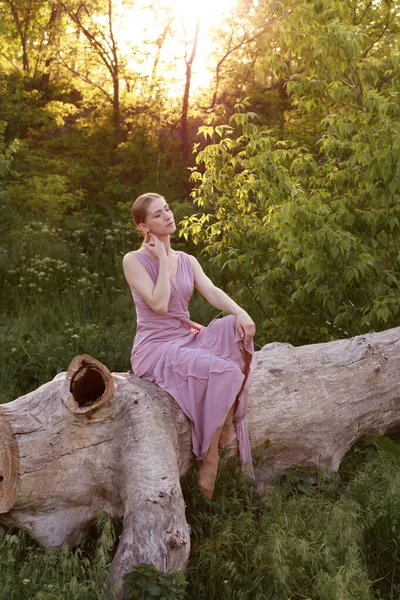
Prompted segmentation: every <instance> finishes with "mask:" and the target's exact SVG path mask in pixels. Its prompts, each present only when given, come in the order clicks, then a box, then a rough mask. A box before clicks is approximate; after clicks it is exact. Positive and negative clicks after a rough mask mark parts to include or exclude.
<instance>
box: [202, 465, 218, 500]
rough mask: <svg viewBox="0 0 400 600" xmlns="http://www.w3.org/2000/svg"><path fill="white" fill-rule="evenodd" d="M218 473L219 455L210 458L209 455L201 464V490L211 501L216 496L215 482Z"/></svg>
mask: <svg viewBox="0 0 400 600" xmlns="http://www.w3.org/2000/svg"><path fill="white" fill-rule="evenodd" d="M217 471H218V455H217V458H216V460H215V457H214V456H213V457H209V456H208V454H207V455H206V457H205V458H203V460H202V461H200V463H199V489H200V491H201V492H202V493H203V494H204V495H205V496H207V498H209V499H210V500H211V498H212V497H213V494H214V488H215V480H216V478H217Z"/></svg>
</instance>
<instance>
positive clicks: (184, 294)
mask: <svg viewBox="0 0 400 600" xmlns="http://www.w3.org/2000/svg"><path fill="white" fill-rule="evenodd" d="M132 216H133V220H134V222H135V224H136V227H137V228H138V230H139V231H140V232H142V234H143V235H144V236H145V240H144V242H143V244H142V246H141V247H140V249H139V250H136V251H133V252H128V254H126V255H125V256H124V259H123V267H124V273H125V277H126V279H127V281H128V283H129V286H130V288H131V292H132V296H133V300H134V302H135V306H136V315H137V330H136V336H135V339H134V343H133V348H132V355H131V365H132V371H133V373H134V375H136V376H137V377H141V378H143V379H148V380H149V381H153V382H154V383H156V384H157V385H158V386H159V387H161V388H163V389H164V390H166V391H167V392H169V394H171V396H172V397H173V398H174V399H175V400H176V402H177V403H178V404H179V406H180V407H181V409H182V410H183V412H184V413H185V414H186V415H187V417H188V418H189V419H190V420H191V422H192V444H193V452H194V454H195V455H196V457H197V459H198V460H199V461H200V462H199V487H200V489H201V491H202V492H203V493H204V494H205V495H206V496H207V497H208V498H211V497H212V495H213V492H214V486H215V478H216V475H217V469H218V448H224V447H226V446H227V445H228V444H229V442H230V440H231V434H232V431H231V427H232V423H233V421H235V424H236V432H237V436H238V441H239V451H240V457H241V460H242V463H243V466H244V468H245V469H246V470H247V472H248V473H249V474H250V475H252V464H251V453H250V444H249V438H248V433H247V428H246V422H245V415H246V409H247V403H248V388H249V385H250V378H251V372H252V371H253V369H254V356H253V354H254V349H253V336H254V333H255V325H254V322H253V321H252V319H251V318H250V316H249V315H248V314H247V313H246V311H244V310H243V309H242V308H240V306H238V305H237V304H236V303H235V302H234V301H233V300H232V299H231V298H229V296H227V294H225V293H224V292H223V291H222V290H221V289H219V288H217V287H216V286H214V284H213V283H212V282H211V280H210V279H209V278H208V277H207V276H206V275H205V273H204V271H203V269H202V268H201V266H200V264H199V262H198V261H197V260H196V258H195V257H194V256H190V255H189V254H186V253H185V252H182V251H175V250H173V249H172V248H171V245H170V236H171V235H172V234H173V233H174V231H175V229H176V227H175V222H174V217H173V215H172V212H171V209H170V208H169V206H168V204H167V202H166V201H165V199H164V198H163V196H160V195H158V194H153V193H151V194H143V195H142V196H139V198H137V199H136V200H135V202H134V204H133V207H132ZM194 287H196V288H197V289H198V290H199V292H200V293H201V294H202V295H203V296H204V297H205V299H206V300H207V301H208V302H209V303H210V304H211V305H212V306H215V307H216V308H218V309H220V310H222V311H224V312H227V313H231V314H230V315H229V316H227V317H223V318H221V319H215V320H214V321H212V322H211V323H210V324H209V325H208V326H207V327H203V326H202V325H199V324H198V323H195V322H193V321H191V320H190V318H189V313H188V308H187V306H188V302H189V300H190V298H191V296H192V293H193V288H194Z"/></svg>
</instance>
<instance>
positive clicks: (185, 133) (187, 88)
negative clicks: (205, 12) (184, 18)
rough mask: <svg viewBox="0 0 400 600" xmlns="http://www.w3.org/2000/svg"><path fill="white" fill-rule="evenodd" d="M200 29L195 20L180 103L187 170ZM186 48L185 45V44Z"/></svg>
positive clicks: (198, 19) (183, 155)
mask: <svg viewBox="0 0 400 600" xmlns="http://www.w3.org/2000/svg"><path fill="white" fill-rule="evenodd" d="M199 29H200V18H199V17H197V18H196V28H195V33H194V40H193V44H192V51H191V53H190V57H189V58H188V57H187V47H186V56H185V63H186V77H185V91H184V93H183V101H182V115H181V141H182V161H183V166H184V167H185V168H187V167H188V166H189V162H190V151H189V130H188V113H189V96H190V84H191V79H192V65H193V61H194V59H195V56H196V52H197V42H198V39H199ZM186 46H187V44H186ZM189 187H190V186H189V184H188V185H187V186H186V190H185V191H186V195H187V196H188V195H189V191H190V190H189Z"/></svg>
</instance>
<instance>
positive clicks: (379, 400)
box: [0, 327, 400, 600]
mask: <svg viewBox="0 0 400 600" xmlns="http://www.w3.org/2000/svg"><path fill="white" fill-rule="evenodd" d="M256 358H257V368H256V370H255V373H254V379H253V382H252V387H251V390H250V405H249V410H248V415H247V421H248V428H249V435H250V441H251V446H252V451H253V459H254V466H255V476H256V481H255V485H256V487H257V489H258V491H259V492H260V493H264V492H266V490H267V489H268V486H270V485H271V483H272V482H273V481H274V479H275V478H276V477H277V475H278V474H280V473H281V472H282V471H283V470H284V469H286V468H288V467H291V466H293V465H303V466H306V467H311V468H314V469H315V468H317V467H318V466H322V467H324V468H327V469H333V470H336V469H338V467H339V465H340V462H341V460H342V458H343V456H344V455H345V454H346V452H348V450H349V449H350V448H351V447H352V446H353V445H354V443H355V442H357V440H359V439H360V438H361V437H362V436H364V435H366V434H373V433H375V434H379V435H381V434H384V433H391V432H394V431H396V430H399V429H400V402H399V391H398V383H397V380H398V373H399V369H400V327H398V328H395V329H391V330H388V331H384V332H381V333H370V334H366V335H364V336H357V337H355V338H352V339H343V340H338V341H332V342H328V343H324V344H314V345H308V346H301V347H293V346H291V345H290V344H281V343H272V344H268V345H267V346H265V347H264V348H263V349H262V350H260V351H259V352H257V353H256ZM229 451H230V453H231V454H234V453H237V442H236V440H233V439H232V442H231V445H230V449H229ZM192 463H193V460H192V453H191V427H190V423H189V421H188V419H187V418H186V417H185V416H184V414H183V413H182V411H181V410H180V409H179V407H178V405H177V404H176V402H175V401H174V400H173V399H172V398H171V397H170V396H169V395H168V394H167V393H166V392H164V391H162V390H161V389H159V388H158V387H157V386H155V385H154V384H152V383H150V382H147V381H143V380H140V379H137V378H136V377H134V376H133V374H132V373H113V374H111V373H110V372H109V371H108V369H107V368H106V367H105V366H104V365H102V364H101V363H100V362H98V361H96V360H95V359H93V358H91V357H90V356H87V355H81V356H78V357H76V358H75V359H74V360H73V361H72V362H71V364H70V366H69V368H68V371H67V373H60V374H59V375H57V376H56V377H55V379H54V380H53V381H50V382H49V383H46V384H45V385H43V386H41V387H40V388H39V389H37V390H35V391H34V392H31V393H30V394H27V395H26V396H22V397H21V398H18V399H17V400H14V401H13V402H10V403H8V404H5V405H2V406H1V407H0V513H1V514H0V521H1V522H3V523H5V524H6V525H9V526H17V527H20V528H22V529H24V530H25V531H27V532H28V533H29V534H30V535H31V536H32V537H33V538H34V539H36V540H37V541H38V542H39V543H40V544H43V545H45V546H51V547H60V546H62V545H65V544H72V545H73V544H76V543H78V541H79V536H80V533H81V532H82V531H84V530H86V529H87V528H88V527H90V526H91V525H92V524H93V522H94V521H95V519H96V517H97V515H98V513H99V511H105V512H106V513H107V514H109V515H110V516H111V517H112V518H121V519H123V533H122V536H121V539H120V542H119V546H118V549H117V552H116V555H115V557H114V560H113V563H112V565H111V568H110V572H109V576H108V582H107V584H108V596H107V597H108V598H110V599H111V598H112V599H113V600H117V599H118V600H120V599H122V598H124V592H123V589H122V586H121V578H122V576H123V574H124V573H125V572H127V571H128V570H130V568H131V567H132V565H133V564H138V563H140V562H146V563H153V564H154V565H155V566H156V567H157V568H158V569H160V570H168V569H171V568H185V566H186V563H187V560H188V557H189V548H190V539H189V527H188V524H187V522H186V518H185V510H184V501H183V498H182V493H181V487H180V477H181V476H182V475H183V474H184V473H186V472H187V471H188V469H189V467H190V465H191V464H192Z"/></svg>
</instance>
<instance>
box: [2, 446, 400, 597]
mask: <svg viewBox="0 0 400 600" xmlns="http://www.w3.org/2000/svg"><path fill="white" fill-rule="evenodd" d="M399 466H400V464H399V458H398V457H396V456H394V455H393V454H391V453H389V452H387V451H382V450H379V449H378V450H373V449H372V448H370V447H369V448H364V449H361V451H357V452H352V453H350V454H349V455H348V457H346V459H345V461H344V463H343V465H342V467H341V470H340V473H339V474H338V475H337V474H336V475H334V476H328V475H327V474H326V473H325V474H324V473H323V472H320V473H312V472H308V475H309V483H310V485H309V487H307V491H300V490H299V482H300V484H301V485H300V487H303V484H304V478H305V476H306V472H305V470H304V469H300V470H299V478H298V479H296V473H295V470H292V471H291V472H290V473H288V474H286V476H285V477H284V478H282V481H281V482H280V483H279V484H278V485H276V486H274V487H272V488H271V489H270V490H269V492H268V493H267V494H266V495H264V496H259V495H258V494H257V493H256V491H255V489H254V488H253V487H252V486H251V485H249V483H248V481H246V479H245V477H244V476H243V474H242V473H241V472H240V470H239V467H238V464H237V462H236V461H235V460H232V459H231V460H229V461H227V462H225V464H224V466H223V467H222V468H221V472H220V474H219V476H218V481H217V488H216V493H215V497H214V499H213V500H212V501H211V502H210V501H208V500H207V499H205V498H204V497H203V496H202V495H201V494H200V493H199V492H198V490H197V474H196V472H195V471H194V470H193V471H192V472H191V473H190V474H189V475H188V476H187V477H186V479H185V480H184V482H183V491H184V496H185V501H186V502H187V505H188V506H187V519H188V522H189V523H190V525H191V528H192V538H191V544H192V550H191V558H190V561H189V566H188V569H187V571H186V574H185V578H186V583H187V586H186V590H185V584H184V581H183V580H181V579H180V577H179V575H178V574H172V575H171V578H168V577H165V576H162V577H161V576H158V575H157V573H156V572H155V571H154V573H153V570H151V569H150V568H145V567H144V566H142V567H140V568H138V569H136V574H135V573H132V575H131V576H130V577H129V578H128V580H129V582H130V586H131V598H132V599H133V598H140V597H142V598H147V597H149V598H154V599H155V600H157V598H164V599H165V600H173V599H174V598H175V597H178V596H177V594H179V597H182V598H185V600H195V599H196V600H289V599H290V600H300V599H305V598H308V599H310V600H378V599H380V600H383V599H384V600H398V599H399V598H400V569H399V554H398V548H399V547H400V526H399V523H400V493H399V491H400V470H399ZM332 480H333V482H332ZM116 527H117V528H118V527H120V525H115V524H112V523H111V521H110V520H108V519H107V518H106V517H104V516H103V517H101V518H100V520H99V522H98V524H97V533H96V534H93V533H92V534H91V535H87V536H86V537H85V538H84V539H83V541H82V543H81V545H80V547H79V548H77V549H75V550H71V549H68V548H65V549H63V550H62V551H61V552H59V553H56V552H54V551H48V550H44V549H42V548H38V547H37V546H36V545H35V544H34V543H33V542H32V541H31V540H29V538H28V537H27V536H26V535H25V534H23V533H22V532H14V531H11V532H10V531H7V530H5V529H3V530H2V532H1V535H0V556H1V560H0V581H1V588H0V600H26V599H29V600H31V599H32V600H98V599H103V598H104V582H105V578H106V573H107V569H108V567H109V564H110V562H111V560H112V557H113V555H114V552H115V548H116V543H117V542H116V539H117V537H118V535H117V534H118V531H116V529H115V528H116ZM135 582H136V583H137V585H138V586H139V584H140V586H141V587H140V589H141V590H143V592H142V595H140V594H138V589H136V588H135ZM135 590H136V591H135ZM157 590H158V592H157ZM177 590H179V591H177ZM143 594H144V595H143ZM152 594H153V595H152ZM157 594H158V595H157Z"/></svg>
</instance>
